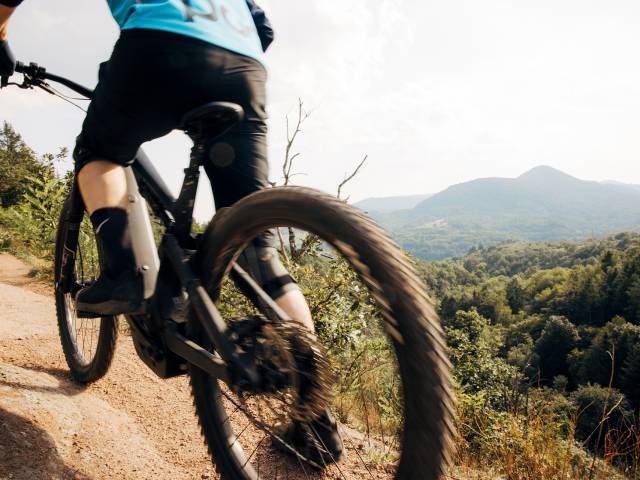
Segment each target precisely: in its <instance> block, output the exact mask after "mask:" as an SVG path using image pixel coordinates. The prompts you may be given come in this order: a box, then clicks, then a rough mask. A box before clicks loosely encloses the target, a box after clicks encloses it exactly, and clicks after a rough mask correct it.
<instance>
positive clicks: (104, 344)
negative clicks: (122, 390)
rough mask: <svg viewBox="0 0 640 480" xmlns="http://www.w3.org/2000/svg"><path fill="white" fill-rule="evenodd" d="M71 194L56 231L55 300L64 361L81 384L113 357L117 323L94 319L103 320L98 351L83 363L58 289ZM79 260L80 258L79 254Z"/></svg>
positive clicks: (101, 372) (95, 377)
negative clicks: (90, 359) (79, 357)
mask: <svg viewBox="0 0 640 480" xmlns="http://www.w3.org/2000/svg"><path fill="white" fill-rule="evenodd" d="M71 202H72V197H71V196H69V197H68V198H67V200H66V201H65V202H64V204H63V206H62V211H61V212H60V219H59V221H58V228H57V231H56V247H55V262H54V267H55V268H54V272H55V285H54V287H55V299H56V315H57V319H58V334H59V335H60V342H61V343H62V351H63V352H64V357H65V360H66V361H67V365H68V366H69V370H70V372H71V376H72V377H73V379H74V380H75V381H77V382H78V383H83V384H86V383H91V382H95V381H96V380H99V379H100V378H102V377H103V376H104V375H105V374H106V373H107V371H108V370H109V367H110V366H111V362H112V360H113V356H114V352H115V349H116V342H117V340H118V322H117V318H116V317H102V318H100V319H95V320H93V321H95V322H100V329H99V333H98V339H97V347H96V353H95V356H94V358H93V360H92V361H91V362H90V363H89V364H88V365H82V364H81V363H80V362H79V361H78V359H77V355H78V354H77V351H76V348H75V346H74V342H73V340H72V333H71V332H70V330H69V325H68V323H67V319H66V315H67V312H66V308H65V303H64V294H63V293H62V292H61V291H60V290H59V286H58V280H59V278H60V269H61V268H62V252H63V248H64V243H65V239H66V236H67V232H68V229H69V224H70V222H71V215H72V211H71V209H72V203H71ZM76 259H77V257H76Z"/></svg>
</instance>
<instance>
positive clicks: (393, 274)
mask: <svg viewBox="0 0 640 480" xmlns="http://www.w3.org/2000/svg"><path fill="white" fill-rule="evenodd" d="M16 71H17V72H19V73H21V74H22V75H23V77H24V78H23V81H22V83H19V84H18V83H10V82H9V81H8V79H6V78H5V79H3V80H2V86H3V87H6V86H8V85H17V86H20V87H22V88H33V87H38V88H41V89H43V90H45V91H47V92H49V93H53V94H56V95H60V93H59V92H57V91H56V90H55V89H54V88H53V87H52V86H51V85H50V83H48V82H56V83H58V84H61V85H63V86H66V87H67V88H69V89H71V90H73V91H75V92H77V93H78V94H80V95H82V96H84V97H86V98H91V95H92V91H91V90H90V89H88V88H85V87H83V86H81V85H78V84H76V83H75V82H72V81H70V80H68V79H66V78H63V77H60V76H57V75H53V74H51V73H48V72H47V71H46V69H44V68H43V67H40V66H38V65H37V64H34V63H31V64H29V65H26V64H22V63H18V65H17V69H16ZM242 114H243V112H242V109H241V107H239V106H238V105H235V104H231V103H224V102H214V103H209V104H206V105H203V106H201V107H199V108H197V109H195V110H193V111H191V112H188V113H186V115H185V116H184V119H183V121H182V126H181V129H182V130H183V131H184V132H185V133H186V134H187V135H189V137H190V138H191V140H192V141H193V147H192V150H191V154H190V161H189V165H188V167H187V168H186V169H185V170H184V181H183V183H182V187H181V189H180V193H179V195H178V196H177V198H176V197H174V196H173V195H172V193H171V192H170V190H169V189H168V187H167V186H166V185H165V183H164V182H163V180H162V178H161V177H160V175H159V174H158V172H157V171H156V170H155V168H154V167H153V164H152V163H151V161H150V160H149V158H148V157H147V156H146V155H145V154H144V152H143V151H142V150H140V151H139V153H138V155H137V157H136V160H135V162H134V163H133V164H132V165H131V166H130V167H127V168H126V176H127V189H128V199H129V216H130V223H131V229H132V240H133V247H134V253H135V257H136V262H137V264H138V268H139V271H140V272H141V274H142V276H143V279H144V291H145V311H144V313H143V314H136V315H127V316H125V318H126V321H127V324H128V327H129V331H130V334H131V338H132V340H133V343H134V346H135V349H136V352H137V354H138V355H139V356H140V358H141V359H142V360H143V362H144V363H145V364H146V365H147V366H148V367H149V368H150V369H151V370H153V372H155V374H156V375H158V376H159V377H161V378H169V377H174V376H178V375H188V376H189V377H190V382H191V390H192V395H193V398H194V404H195V412H196V415H197V417H198V419H199V422H200V425H201V430H202V434H203V436H204V438H205V441H206V443H207V445H208V447H209V451H210V454H211V456H212V458H213V461H214V463H215V465H216V467H217V469H218V471H219V473H220V475H221V477H222V478H223V479H225V480H256V479H259V478H261V479H266V478H352V477H353V476H354V475H358V476H363V477H364V478H397V479H403V480H406V479H422V480H424V479H436V478H439V477H440V476H441V475H442V474H443V473H444V472H445V468H446V465H447V464H448V462H449V460H450V457H451V454H452V443H453V437H454V425H453V422H454V420H453V417H454V413H453V409H454V394H453V390H452V387H451V382H450V372H449V369H450V365H449V362H448V359H447V353H446V345H445V342H444V337H443V333H442V329H441V326H440V322H439V319H438V316H437V314H436V312H435V310H434V307H433V305H432V303H431V301H430V300H429V298H428V297H427V295H426V294H425V292H424V288H423V285H422V282H421V280H420V279H419V277H418V276H417V274H416V273H415V271H414V269H413V268H412V266H411V265H410V263H409V262H408V261H407V259H406V258H405V256H404V255H403V253H402V252H401V250H400V249H399V247H398V246H397V245H395V244H394V243H393V242H392V241H391V240H390V239H389V237H388V236H387V235H386V234H385V233H384V232H383V231H382V230H381V229H380V228H379V227H378V226H377V225H376V224H375V223H374V222H373V221H371V220H370V219H369V218H367V217H366V216H365V215H364V214H363V213H361V212H359V211H358V210H356V209H354V208H352V207H350V206H349V205H347V204H346V203H345V202H343V201H341V200H339V199H337V198H336V197H332V196H330V195H327V194H324V193H321V192H318V191H316V190H312V189H309V188H302V187H274V188H269V189H265V190H262V191H259V192H257V193H254V194H252V195H250V196H248V197H246V198H244V199H242V200H241V201H239V202H237V203H236V204H235V205H233V206H232V207H230V208H226V209H222V210H220V211H218V212H216V214H215V215H214V217H213V219H212V220H211V222H210V223H209V224H208V226H207V227H206V229H205V230H204V232H201V233H197V232H194V231H193V228H192V223H193V208H194V200H195V196H196V190H197V187H198V183H199V171H200V170H199V169H200V166H201V165H202V164H203V162H205V161H208V157H209V154H208V145H210V144H211V141H212V140H213V139H215V138H218V137H219V136H220V135H222V134H223V133H224V132H226V131H227V130H229V129H230V128H231V127H232V126H233V125H235V124H236V123H237V122H239V121H240V120H241V118H242ZM150 212H151V214H152V216H153V220H152V216H151V215H150ZM154 227H155V228H154ZM267 230H271V231H275V232H277V236H278V237H280V239H281V243H280V246H281V248H280V249H279V251H280V254H281V255H282V256H283V257H286V256H287V255H291V253H292V252H294V251H298V253H300V251H303V250H305V248H306V252H307V255H306V257H305V258H306V260H305V262H306V263H304V262H302V261H301V262H302V263H301V265H302V266H300V267H299V268H298V271H299V272H300V274H301V275H302V276H303V277H304V275H305V272H307V273H308V272H310V271H317V272H320V274H319V275H315V276H311V277H309V278H310V280H308V284H307V285H306V286H304V285H302V284H301V285H302V288H303V291H304V293H305V295H307V296H309V298H310V304H311V305H312V312H313V313H315V314H316V316H317V317H318V318H317V319H316V320H317V329H316V330H317V331H316V332H311V331H309V330H307V329H305V328H304V327H302V326H301V325H300V324H298V323H297V322H295V321H294V320H292V319H291V318H289V317H288V316H287V314H286V313H285V312H284V311H283V310H281V309H280V308H279V307H278V305H277V304H276V303H275V302H274V301H273V300H272V299H271V297H269V295H267V294H266V293H265V291H264V290H263V289H262V288H261V287H260V286H259V285H258V283H257V282H256V281H255V279H254V278H252V277H251V275H249V274H248V273H247V272H246V271H245V270H243V269H242V268H241V266H240V265H238V263H237V262H236V260H237V258H238V256H239V255H240V254H241V252H243V250H244V249H245V248H246V246H247V245H248V244H249V242H250V241H251V240H252V239H254V238H255V237H256V236H257V235H259V234H261V233H262V232H265V231H267ZM154 232H155V235H154ZM283 232H284V235H285V236H286V237H287V238H288V239H289V243H288V245H287V242H285V241H282V236H283ZM303 232H304V233H303ZM310 246H311V247H312V248H307V247H310ZM100 255H101V254H100V252H99V251H98V250H97V248H96V246H95V239H94V234H93V230H92V229H91V227H90V224H89V222H88V221H87V214H86V212H85V209H84V205H83V202H82V199H81V197H80V195H79V193H78V190H77V188H76V187H75V186H74V187H72V188H71V191H70V194H69V196H68V198H67V200H66V201H65V203H64V206H63V207H62V211H61V213H60V220H59V225H58V230H57V237H56V245H55V300H56V307H57V317H58V326H59V333H60V338H61V341H62V348H63V350H64V354H65V358H66V361H67V363H68V366H69V369H70V372H71V375H72V376H73V378H74V379H75V380H76V381H78V382H81V383H88V382H93V381H96V380H98V379H99V378H101V377H102V376H103V375H105V374H106V372H107V370H108V369H109V366H110V364H111V361H112V358H113V355H114V348H115V344H116V338H117V335H118V332H119V328H118V319H117V318H116V317H101V318H88V317H86V316H85V315H83V314H79V313H78V312H77V311H76V309H75V306H74V295H75V293H77V292H78V291H79V290H80V289H81V288H83V287H84V286H86V285H88V284H90V282H91V281H93V280H94V279H95V278H96V277H97V275H98V274H99V271H100V264H101V262H100ZM285 262H288V265H290V266H291V265H293V262H292V260H291V259H288V258H285ZM229 279H231V280H229ZM327 282H328V283H327ZM326 285H330V286H331V288H329V289H325V287H326ZM340 289H342V290H340ZM338 290H340V291H338ZM325 293H326V295H325ZM319 294H322V298H315V297H314V295H316V296H317V295H319ZM354 312H356V313H354ZM345 319H346V320H345ZM353 322H359V323H358V325H359V326H358V328H357V329H354V328H353ZM327 408H331V409H332V411H334V412H335V413H336V416H337V418H338V419H339V427H338V428H339V432H340V435H342V437H343V441H344V445H345V449H346V455H345V457H344V459H343V460H341V461H340V462H338V463H337V464H331V465H327V464H323V465H320V464H318V463H317V461H314V460H312V459H311V458H308V457H310V456H309V455H307V454H306V451H304V450H301V449H299V448H297V447H295V446H294V445H292V444H291V443H290V442H289V441H288V440H287V438H286V437H285V436H284V435H283V434H282V430H281V429H280V427H281V426H282V425H283V424H286V423H287V422H292V421H296V422H300V423H303V424H311V422H312V421H314V420H315V419H317V418H318V416H319V415H320V413H319V412H322V411H324V410H325V409H327ZM347 475H348V476H347Z"/></svg>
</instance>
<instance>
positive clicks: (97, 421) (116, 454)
mask: <svg viewBox="0 0 640 480" xmlns="http://www.w3.org/2000/svg"><path fill="white" fill-rule="evenodd" d="M28 271H29V269H28V267H26V266H25V265H24V264H23V263H22V262H20V261H18V260H16V259H15V258H13V257H11V256H9V255H5V254H2V255H0V479H2V480H4V479H24V480H27V479H28V480H34V479H73V478H75V479H103V478H104V479H106V478H121V479H148V478H163V479H164V478H167V479H169V478H170V479H183V478H184V479H187V478H196V479H209V478H211V479H213V478H217V475H216V474H215V471H214V468H213V466H212V465H211V462H210V460H209V459H208V456H207V452H206V449H205V447H204V445H203V443H202V440H201V437H200V433H199V431H198V426H197V422H196V419H195V417H194V415H193V407H192V404H191V398H190V395H189V390H188V383H187V380H186V378H177V379H172V380H169V381H163V380H159V379H157V378H156V377H155V376H154V375H153V374H152V373H151V372H150V371H149V370H148V369H147V367H146V366H144V364H143V363H142V362H141V361H140V360H138V358H137V356H136V355H135V352H134V350H133V347H132V345H131V339H130V338H128V337H124V336H123V337H122V338H121V339H120V341H119V343H118V351H117V352H116V359H115V361H114V364H113V366H112V368H111V370H110V371H109V373H108V375H107V376H106V377H105V378H104V379H102V380H101V381H99V382H97V383H95V384H93V385H90V386H88V387H86V388H83V387H80V386H78V385H76V384H74V383H73V382H71V381H70V380H69V376H68V372H67V367H66V363H65V361H64V357H63V355H62V350H61V348H60V343H59V340H58V333H57V327H56V317H55V310H54V303H53V298H52V296H51V288H50V287H48V286H46V285H42V284H38V283H37V282H35V281H34V280H33V279H31V278H29V277H28V276H27V274H28ZM47 293H48V295H47Z"/></svg>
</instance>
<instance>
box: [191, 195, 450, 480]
mask: <svg viewBox="0 0 640 480" xmlns="http://www.w3.org/2000/svg"><path fill="white" fill-rule="evenodd" d="M276 224H281V225H286V226H297V227H299V228H302V229H305V230H308V231H312V232H313V233H316V234H318V235H319V236H320V237H321V238H322V239H323V240H326V241H329V242H331V243H332V244H333V245H334V247H337V248H338V250H340V251H341V253H342V254H343V255H344V256H345V257H346V258H347V260H348V261H349V263H351V265H352V267H354V268H355V269H356V270H357V271H358V273H359V274H361V275H363V276H364V277H367V276H369V279H368V281H367V280H365V283H367V286H368V287H369V289H370V291H371V293H372V294H373V296H374V298H376V295H377V298H376V300H378V299H380V300H382V303H383V304H384V303H386V304H387V306H388V308H387V306H383V308H382V310H383V316H384V317H385V320H386V323H387V325H388V327H389V330H390V331H391V332H392V333H394V330H395V334H394V335H395V336H396V338H399V339H400V341H395V340H394V342H393V343H394V346H395V348H396V354H397V358H398V363H399V366H400V372H401V376H402V382H403V393H404V400H405V415H406V417H405V425H404V431H403V441H402V443H403V451H402V458H401V461H400V463H399V467H398V471H397V474H396V478H397V479H400V480H418V479H420V480H435V479H437V478H441V475H443V474H444V471H445V468H446V466H447V465H448V464H449V463H450V461H451V459H452V454H453V444H454V437H455V426H454V411H455V395H454V392H453V388H452V385H451V381H450V370H451V365H450V362H449V359H448V355H447V348H446V343H445V339H444V334H443V331H442V327H441V325H440V321H439V318H438V315H437V313H436V311H435V308H434V306H433V303H432V302H431V300H430V299H429V298H428V296H427V295H426V293H425V290H424V285H423V282H422V281H421V280H420V278H419V277H418V275H417V274H416V272H415V270H414V269H413V268H412V266H411V265H410V264H409V262H408V261H407V259H406V257H405V255H404V254H403V253H402V251H401V249H400V247H399V246H398V245H397V244H396V243H395V242H393V240H391V239H390V238H389V237H388V235H387V234H386V233H385V232H384V231H383V230H382V229H381V228H380V227H379V226H377V225H376V224H375V223H374V222H373V221H372V220H371V219H369V218H368V217H367V216H365V215H364V214H362V213H361V212H359V211H358V210H356V209H354V208H352V207H350V206H348V205H347V204H345V203H344V202H342V201H341V200H339V199H337V198H335V197H332V196H329V195H326V194H324V193H321V192H318V191H316V190H313V189H309V188H304V187H278V188H272V189H267V190H262V191H259V192H256V193H254V194H252V195H250V196H248V197H246V198H244V199H242V200H241V201H239V202H238V203H236V204H235V205H234V206H233V207H231V208H228V209H224V210H222V211H220V212H218V213H217V214H216V216H215V217H214V220H212V222H211V224H210V225H209V227H208V228H207V230H206V232H205V234H204V237H203V240H202V243H201V247H200V249H199V251H198V255H197V257H196V262H195V264H196V265H197V266H198V268H200V269H201V272H200V275H201V279H202V280H203V283H204V284H205V286H206V287H207V289H208V291H209V292H210V294H212V295H213V294H214V292H216V291H218V288H219V286H220V283H221V281H222V279H223V278H224V276H225V275H226V274H227V273H228V271H229V269H230V267H231V265H232V262H233V261H234V260H235V256H236V255H237V254H238V253H239V251H241V249H242V248H243V247H244V246H245V245H246V244H247V242H248V241H249V240H251V239H252V238H253V236H255V235H256V234H257V233H259V232H261V231H262V230H264V229H265V228H267V227H273V226H274V225H276ZM369 269H370V270H369ZM372 272H373V273H372ZM214 300H215V299H214ZM378 303H380V302H378ZM190 324H191V326H192V332H194V334H195V335H196V336H197V335H199V333H198V327H197V325H196V324H197V321H194V320H192V321H191V322H190ZM394 335H391V337H394ZM398 335H399V336H398ZM202 337H203V336H202V335H201V336H200V338H199V340H200V341H203V338H202ZM190 374H191V384H192V394H193V397H194V405H195V408H196V414H197V415H198V417H199V422H200V425H201V429H202V433H203V436H204V438H205V441H206V443H207V445H208V447H209V451H210V453H211V455H212V456H213V458H214V461H215V462H216V467H217V469H218V470H219V472H220V474H221V475H222V478H223V479H224V480H247V479H250V478H251V477H250V476H247V475H245V474H244V473H243V472H242V471H240V470H239V469H238V468H237V467H236V465H237V462H236V460H235V459H234V457H233V453H231V452H229V451H228V450H227V449H226V447H225V442H224V437H225V435H226V433H225V431H224V430H225V429H224V428H223V427H222V426H221V425H219V421H220V418H219V417H218V414H219V409H220V408H222V407H221V405H220V404H217V402H219V400H217V401H216V400H214V401H212V395H214V394H215V392H216V389H217V388H218V387H217V385H216V382H215V380H213V379H211V378H210V377H208V376H207V374H205V373H204V372H202V371H200V370H199V369H197V368H192V369H191V370H190ZM217 411H218V413H217ZM227 423H229V422H227ZM221 429H222V430H221Z"/></svg>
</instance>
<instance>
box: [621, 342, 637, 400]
mask: <svg viewBox="0 0 640 480" xmlns="http://www.w3.org/2000/svg"><path fill="white" fill-rule="evenodd" d="M621 384H622V389H623V391H624V393H625V395H626V396H627V398H628V399H629V401H630V402H631V404H632V405H633V406H634V408H639V407H640V344H636V345H634V346H633V349H632V350H631V352H630V353H629V355H628V356H627V358H626V360H625V362H624V367H623V368H622V381H621Z"/></svg>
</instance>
